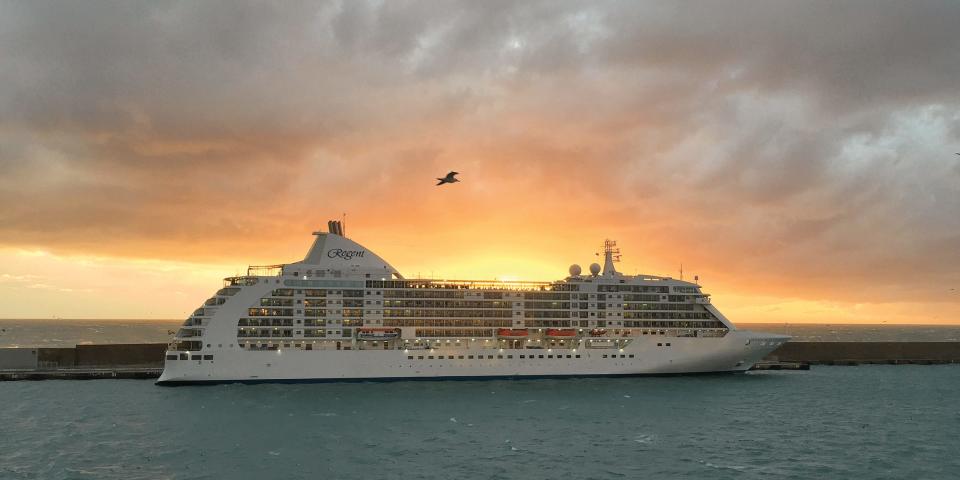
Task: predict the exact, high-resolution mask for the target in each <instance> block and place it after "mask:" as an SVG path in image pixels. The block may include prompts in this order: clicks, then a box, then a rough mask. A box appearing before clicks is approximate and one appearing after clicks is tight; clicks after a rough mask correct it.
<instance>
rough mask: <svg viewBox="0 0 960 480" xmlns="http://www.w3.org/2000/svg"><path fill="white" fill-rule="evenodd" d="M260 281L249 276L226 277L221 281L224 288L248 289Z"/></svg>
mask: <svg viewBox="0 0 960 480" xmlns="http://www.w3.org/2000/svg"><path fill="white" fill-rule="evenodd" d="M259 281H260V279H259V278H257V277H251V276H245V275H241V276H237V277H227V278H224V279H223V286H224V287H249V286H251V285H256V284H257V282H259Z"/></svg>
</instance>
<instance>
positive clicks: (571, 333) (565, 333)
mask: <svg viewBox="0 0 960 480" xmlns="http://www.w3.org/2000/svg"><path fill="white" fill-rule="evenodd" d="M547 336H548V337H560V338H570V337H575V336H577V331H576V330H574V329H559V328H548V329H547Z"/></svg>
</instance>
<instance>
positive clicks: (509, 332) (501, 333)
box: [497, 328, 530, 338]
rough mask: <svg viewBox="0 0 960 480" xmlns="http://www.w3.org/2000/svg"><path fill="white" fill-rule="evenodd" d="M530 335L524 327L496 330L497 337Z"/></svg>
mask: <svg viewBox="0 0 960 480" xmlns="http://www.w3.org/2000/svg"><path fill="white" fill-rule="evenodd" d="M528 335H530V332H528V331H527V330H526V329H519V328H516V329H512V328H501V329H498V330H497V336H498V337H514V338H515V337H526V336H528Z"/></svg>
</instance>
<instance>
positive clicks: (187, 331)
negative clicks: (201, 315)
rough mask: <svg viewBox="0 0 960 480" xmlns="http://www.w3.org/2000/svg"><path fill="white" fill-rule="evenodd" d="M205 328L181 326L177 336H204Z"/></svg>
mask: <svg viewBox="0 0 960 480" xmlns="http://www.w3.org/2000/svg"><path fill="white" fill-rule="evenodd" d="M202 336H203V329H200V328H181V329H180V330H179V331H178V332H177V338H194V337H202Z"/></svg>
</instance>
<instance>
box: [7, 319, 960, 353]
mask: <svg viewBox="0 0 960 480" xmlns="http://www.w3.org/2000/svg"><path fill="white" fill-rule="evenodd" d="M182 323H183V321H182V320H60V319H58V320H0V348H2V347H72V346H74V345H79V344H89V343H163V342H168V341H170V339H171V337H172V334H173V332H175V331H176V330H177V328H179V326H180V324H182ZM738 327H739V328H743V329H747V330H755V331H763V332H769V333H784V334H787V335H792V336H793V337H794V341H800V342H804V341H821V342H835V341H848V342H862V341H875V342H878V341H914V342H946V341H951V342H956V341H960V325H844V324H811V325H795V324H783V323H764V324H760V323H755V324H750V323H743V324H738Z"/></svg>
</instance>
